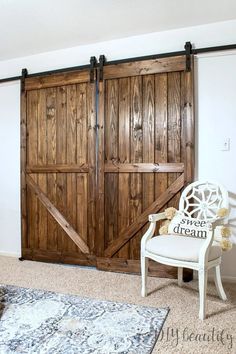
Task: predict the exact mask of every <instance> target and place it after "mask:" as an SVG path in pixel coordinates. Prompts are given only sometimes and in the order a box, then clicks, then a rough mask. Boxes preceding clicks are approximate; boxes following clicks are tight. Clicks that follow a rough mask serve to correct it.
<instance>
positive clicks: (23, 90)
mask: <svg viewBox="0 0 236 354" xmlns="http://www.w3.org/2000/svg"><path fill="white" fill-rule="evenodd" d="M27 75H28V70H27V69H22V71H21V92H22V93H23V92H25V79H26V77H27Z"/></svg>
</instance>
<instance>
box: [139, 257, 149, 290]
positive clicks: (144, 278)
mask: <svg viewBox="0 0 236 354" xmlns="http://www.w3.org/2000/svg"><path fill="white" fill-rule="evenodd" d="M147 273H148V258H147V257H145V256H141V275H142V290H141V295H142V296H143V297H145V296H147Z"/></svg>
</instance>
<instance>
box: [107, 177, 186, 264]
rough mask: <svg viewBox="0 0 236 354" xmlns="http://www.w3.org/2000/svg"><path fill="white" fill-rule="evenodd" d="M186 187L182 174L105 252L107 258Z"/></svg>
mask: <svg viewBox="0 0 236 354" xmlns="http://www.w3.org/2000/svg"><path fill="white" fill-rule="evenodd" d="M183 187H184V174H181V176H180V177H178V178H177V179H176V180H175V181H174V182H173V183H172V184H171V185H170V186H169V187H168V188H167V189H166V191H165V192H164V193H163V194H161V196H160V197H159V198H157V199H156V200H155V201H154V202H153V203H152V204H151V205H150V206H149V207H148V208H147V209H146V210H145V211H144V212H143V213H142V214H141V215H139V216H138V217H137V219H136V220H135V221H134V222H133V223H132V224H131V225H130V226H128V227H127V228H126V229H125V230H123V231H122V232H121V233H120V234H119V236H118V238H117V239H115V240H114V241H113V242H112V243H111V244H110V246H108V247H107V249H106V250H105V252H104V256H105V257H112V256H114V254H115V253H116V252H118V251H119V250H120V249H121V247H122V246H123V245H125V244H126V243H127V242H128V241H129V240H130V239H131V238H132V237H133V236H134V235H135V234H136V233H137V232H138V231H139V230H140V228H141V227H143V226H144V225H145V224H146V223H147V222H148V215H149V214H154V213H157V212H158V211H159V210H160V209H161V208H162V207H163V206H164V205H165V204H166V203H168V202H169V201H170V200H171V199H172V198H173V197H174V196H175V194H176V193H178V192H179V191H180V190H181V188H183Z"/></svg>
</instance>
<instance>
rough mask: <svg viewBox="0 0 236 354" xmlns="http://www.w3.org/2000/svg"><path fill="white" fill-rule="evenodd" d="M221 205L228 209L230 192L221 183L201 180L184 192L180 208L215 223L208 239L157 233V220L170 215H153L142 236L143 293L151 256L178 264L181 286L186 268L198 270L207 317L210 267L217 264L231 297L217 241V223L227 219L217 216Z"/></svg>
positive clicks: (218, 280)
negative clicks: (155, 234)
mask: <svg viewBox="0 0 236 354" xmlns="http://www.w3.org/2000/svg"><path fill="white" fill-rule="evenodd" d="M220 208H227V209H228V192H227V191H226V189H225V188H224V187H223V186H222V185H220V184H218V183H215V182H212V181H208V182H200V181H197V182H194V183H192V184H190V185H188V186H187V187H186V188H185V190H184V191H183V193H182V195H181V198H180V201H179V210H180V211H181V212H182V213H183V214H184V215H185V216H188V217H194V218H197V219H201V220H205V221H209V222H210V223H212V224H213V229H212V230H211V231H209V232H208V233H207V237H206V238H205V239H197V238H193V237H189V236H188V237H186V236H176V235H161V236H155V237H153V235H154V233H155V228H156V222H157V221H159V220H163V219H166V216H165V213H159V214H152V215H149V221H150V226H149V228H148V230H147V232H146V233H145V234H144V236H143V237H142V240H141V274H142V291H141V293H142V296H146V295H147V290H146V283H147V271H148V259H149V258H150V259H152V260H154V261H157V262H159V263H163V264H167V265H171V266H175V267H178V285H179V286H181V285H182V281H183V268H190V269H193V270H196V271H198V278H199V296H200V310H199V318H200V319H202V320H203V319H204V318H205V313H206V291H207V275H208V270H209V269H210V268H214V279H215V285H216V288H217V291H218V294H219V296H220V298H221V299H222V300H226V299H227V298H226V295H225V292H224V289H223V286H222V282H221V275H220V263H221V255H222V250H221V247H220V245H219V244H218V243H217V242H215V241H213V234H214V226H215V225H216V223H218V222H217V221H218V220H220V219H221V220H222V219H223V218H220V217H218V216H217V210H219V209H220ZM224 219H225V220H224V221H223V223H225V222H226V221H227V220H226V219H227V217H225V218H224ZM221 223H222V221H221Z"/></svg>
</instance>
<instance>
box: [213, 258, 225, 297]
mask: <svg viewBox="0 0 236 354" xmlns="http://www.w3.org/2000/svg"><path fill="white" fill-rule="evenodd" d="M214 280H215V285H216V289H217V292H218V295H219V297H220V298H221V299H222V300H224V301H225V300H227V296H226V294H225V292H224V288H223V285H222V281H221V276H220V265H217V266H216V267H215V268H214Z"/></svg>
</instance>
